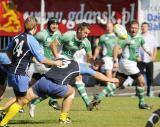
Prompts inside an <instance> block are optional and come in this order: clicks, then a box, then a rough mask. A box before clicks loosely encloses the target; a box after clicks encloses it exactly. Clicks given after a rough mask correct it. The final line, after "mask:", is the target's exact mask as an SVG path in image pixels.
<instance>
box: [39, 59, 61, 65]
mask: <svg viewBox="0 0 160 127" xmlns="http://www.w3.org/2000/svg"><path fill="white" fill-rule="evenodd" d="M40 63H42V64H46V65H50V66H52V65H59V66H61V65H62V64H63V63H62V61H61V60H55V61H53V60H49V59H47V58H45V59H44V60H42V61H41V62H40Z"/></svg>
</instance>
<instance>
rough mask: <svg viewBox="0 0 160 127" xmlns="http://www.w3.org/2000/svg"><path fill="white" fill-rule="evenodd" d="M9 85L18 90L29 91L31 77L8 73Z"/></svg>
mask: <svg viewBox="0 0 160 127" xmlns="http://www.w3.org/2000/svg"><path fill="white" fill-rule="evenodd" d="M8 85H9V86H10V87H13V89H14V90H15V91H17V92H27V90H28V87H29V77H28V76H22V75H16V74H11V73H8Z"/></svg>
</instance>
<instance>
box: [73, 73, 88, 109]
mask: <svg viewBox="0 0 160 127" xmlns="http://www.w3.org/2000/svg"><path fill="white" fill-rule="evenodd" d="M75 87H76V89H77V90H78V93H79V95H80V96H81V98H82V99H83V101H84V103H85V104H86V107H88V106H89V104H90V102H91V100H90V98H89V97H88V94H87V91H86V88H85V84H84V83H83V81H82V75H80V76H78V77H76V82H75Z"/></svg>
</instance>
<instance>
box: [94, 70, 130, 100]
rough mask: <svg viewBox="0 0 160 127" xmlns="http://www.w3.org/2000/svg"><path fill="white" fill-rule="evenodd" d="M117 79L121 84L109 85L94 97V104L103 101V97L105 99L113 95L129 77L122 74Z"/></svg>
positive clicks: (118, 74) (117, 75)
mask: <svg viewBox="0 0 160 127" xmlns="http://www.w3.org/2000/svg"><path fill="white" fill-rule="evenodd" d="M116 78H118V79H119V84H115V83H108V84H107V86H106V87H105V88H104V89H103V90H102V91H101V92H100V93H98V94H97V95H96V96H95V97H94V99H93V101H92V102H94V101H95V102H100V101H101V100H102V99H103V97H105V96H106V95H111V94H113V93H114V91H115V89H116V87H118V86H121V85H122V84H123V82H124V81H125V80H126V78H127V76H126V75H124V74H122V73H117V74H116Z"/></svg>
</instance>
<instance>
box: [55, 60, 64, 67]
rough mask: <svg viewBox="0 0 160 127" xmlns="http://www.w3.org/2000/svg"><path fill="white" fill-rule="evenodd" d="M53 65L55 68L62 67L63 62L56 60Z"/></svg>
mask: <svg viewBox="0 0 160 127" xmlns="http://www.w3.org/2000/svg"><path fill="white" fill-rule="evenodd" d="M54 65H56V66H62V65H63V62H62V60H56V61H54Z"/></svg>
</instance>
